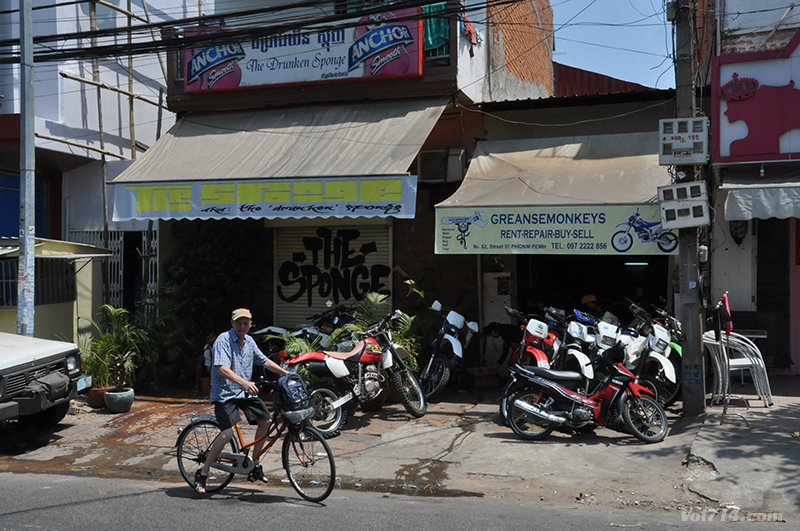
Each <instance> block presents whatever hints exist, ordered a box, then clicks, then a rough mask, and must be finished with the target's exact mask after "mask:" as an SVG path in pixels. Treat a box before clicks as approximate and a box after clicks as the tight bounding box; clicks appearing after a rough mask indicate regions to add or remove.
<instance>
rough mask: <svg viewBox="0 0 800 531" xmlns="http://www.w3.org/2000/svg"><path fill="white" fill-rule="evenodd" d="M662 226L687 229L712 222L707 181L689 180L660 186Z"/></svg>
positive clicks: (668, 228)
mask: <svg viewBox="0 0 800 531" xmlns="http://www.w3.org/2000/svg"><path fill="white" fill-rule="evenodd" d="M658 209H659V211H660V213H661V228H662V229H666V230H671V229H686V228H689V227H701V226H703V225H709V224H710V223H711V216H710V214H709V208H708V190H707V188H706V182H705V181H688V182H685V183H677V184H671V185H669V186H659V187H658Z"/></svg>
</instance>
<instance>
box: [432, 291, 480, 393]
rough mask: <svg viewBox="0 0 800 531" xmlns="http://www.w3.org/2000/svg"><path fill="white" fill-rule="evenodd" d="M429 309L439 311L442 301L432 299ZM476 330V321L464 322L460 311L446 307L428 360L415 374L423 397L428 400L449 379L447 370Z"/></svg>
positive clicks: (452, 366) (456, 363) (442, 387)
mask: <svg viewBox="0 0 800 531" xmlns="http://www.w3.org/2000/svg"><path fill="white" fill-rule="evenodd" d="M431 309H432V310H434V311H436V312H439V311H441V310H442V304H441V303H440V302H439V301H434V303H433V304H432V305H431ZM477 332H478V323H476V322H475V321H470V322H467V320H466V318H465V317H464V316H463V315H461V314H460V313H458V312H456V311H454V310H450V311H449V312H447V315H446V316H445V318H444V323H442V327H441V328H440V329H439V334H438V335H437V336H436V339H435V340H434V341H433V348H432V351H431V355H430V358H428V363H426V364H425V366H424V367H423V369H422V372H420V375H419V382H420V385H422V391H423V393H424V394H425V398H427V399H430V398H431V397H433V396H434V395H436V394H438V393H440V392H441V391H442V390H443V389H444V388H445V386H446V385H447V382H448V381H450V373H451V371H452V370H453V369H454V368H455V367H456V366H457V365H458V363H459V361H460V360H461V359H462V358H463V357H464V350H466V348H467V347H468V346H469V344H470V342H471V341H472V337H473V336H474V335H475V334H476V333H477Z"/></svg>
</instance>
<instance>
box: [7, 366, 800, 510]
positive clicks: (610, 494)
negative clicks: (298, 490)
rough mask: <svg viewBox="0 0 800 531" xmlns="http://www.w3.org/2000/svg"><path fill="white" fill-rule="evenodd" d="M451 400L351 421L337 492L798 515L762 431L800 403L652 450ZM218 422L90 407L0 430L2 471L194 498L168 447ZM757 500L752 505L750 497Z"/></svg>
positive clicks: (486, 398) (186, 412) (798, 501)
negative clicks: (163, 487) (39, 425)
mask: <svg viewBox="0 0 800 531" xmlns="http://www.w3.org/2000/svg"><path fill="white" fill-rule="evenodd" d="M795 381H797V379H794V380H792V381H791V382H790V383H791V384H794V382H795ZM448 391H449V392H448V394H447V395H446V396H445V397H444V398H443V399H442V400H441V401H439V402H436V403H433V404H431V405H430V406H429V410H428V413H427V414H426V415H425V416H424V417H422V418H421V419H412V418H411V417H410V416H409V415H408V414H406V413H405V411H404V410H403V408H402V406H400V405H399V404H388V405H386V406H384V407H383V409H381V410H380V411H378V412H361V411H359V412H357V413H356V414H354V415H353V416H351V417H350V419H349V420H348V424H347V425H346V429H345V430H344V431H343V432H342V434H341V435H340V436H339V437H336V438H334V439H331V440H330V443H331V446H332V448H333V451H334V454H335V456H336V464H337V476H338V478H337V479H338V486H339V487H340V488H342V489H345V490H354V491H369V492H379V493H393V494H405V495H413V496H430V497H448V498H464V499H475V498H481V497H483V498H491V499H498V500H505V501H509V502H524V503H532V504H535V505H541V506H543V507H544V506H552V505H558V506H576V507H577V506H597V507H607V508H611V507H616V508H625V509H630V510H649V511H657V512H670V513H674V514H678V513H680V512H681V511H719V510H720V509H721V508H720V503H725V502H728V503H730V504H732V505H737V504H738V506H741V507H743V508H746V509H748V510H750V511H751V512H762V513H767V512H773V511H780V512H781V513H782V514H800V510H798V507H800V495H796V493H800V480H798V477H799V476H798V475H797V474H796V473H795V472H796V471H797V470H798V466H800V465H798V462H797V456H798V455H800V452H797V450H798V449H800V448H798V447H797V446H796V445H795V446H791V444H792V443H793V442H794V441H797V440H798V439H792V438H791V437H789V434H788V433H786V434H783V432H781V433H780V434H778V433H772V436H770V437H764V434H763V432H764V430H772V432H774V431H775V428H774V421H773V422H772V423H771V424H770V423H769V422H768V417H769V418H773V420H774V419H782V420H784V421H785V420H786V419H796V420H797V421H798V422H800V414H798V413H800V407H798V404H800V399H798V398H797V397H793V398H792V399H791V400H789V399H785V401H786V404H785V405H784V406H781V404H780V402H779V399H778V398H777V397H778V395H777V393H776V404H777V407H776V408H771V409H770V410H767V411H765V412H761V411H760V410H757V408H756V407H755V406H754V407H753V408H752V409H751V410H748V413H747V415H749V416H750V418H751V422H750V424H751V427H749V428H742V427H739V426H736V425H735V424H733V423H728V424H730V425H728V424H726V426H723V427H722V429H720V427H719V426H718V422H715V423H714V424H713V425H710V424H709V423H706V424H703V419H702V418H695V419H689V420H687V419H683V418H682V417H680V416H679V411H678V410H675V409H673V410H671V411H669V421H670V433H669V435H668V437H667V438H666V439H665V441H664V442H662V443H659V444H655V445H647V444H642V443H640V442H639V441H637V440H636V439H635V438H633V437H631V436H629V435H627V434H623V433H617V432H613V431H610V430H606V429H598V430H597V432H596V433H595V434H590V435H577V434H565V433H559V432H554V433H553V435H552V436H551V437H549V438H548V439H547V440H545V441H541V442H529V441H522V440H520V439H518V438H517V437H516V436H515V435H514V434H513V433H512V432H511V430H510V429H509V428H507V427H506V426H504V425H503V424H502V423H501V421H500V416H499V414H498V406H497V404H498V401H499V392H500V390H499V389H489V390H469V391H468V392H463V391H456V390H448ZM781 407H783V409H781ZM210 412H211V409H210V406H209V405H208V404H207V403H205V401H204V400H202V399H200V398H198V397H197V396H196V395H191V394H188V393H186V394H184V395H183V396H181V395H180V393H172V394H171V397H169V398H167V397H138V398H137V401H136V402H135V403H134V408H133V409H132V411H131V412H130V413H128V414H120V415H110V414H107V413H105V412H104V411H103V410H99V411H89V410H87V409H86V408H83V410H82V412H81V413H79V414H77V415H69V416H68V417H67V418H66V419H65V421H64V422H63V423H62V424H61V425H59V427H58V428H57V429H56V430H55V431H52V432H48V433H46V434H38V435H36V434H29V433H19V431H18V430H17V429H16V428H17V427H16V426H15V424H14V423H6V424H4V425H0V472H3V471H8V472H43V473H56V474H71V475H83V476H101V477H121V478H129V479H146V480H158V481H164V482H174V483H176V487H180V488H186V489H187V490H188V486H185V484H182V483H181V479H180V477H179V475H178V471H177V465H176V459H175V457H174V448H173V444H174V443H175V440H176V438H177V433H178V429H179V428H180V427H182V426H183V425H185V424H186V423H187V422H188V420H189V419H190V418H191V417H192V416H193V415H198V414H209V413H210ZM793 413H794V414H796V417H792V416H791V415H792V414H793ZM759 415H761V417H759ZM783 429H791V428H789V427H788V425H787V426H785V427H784V428H781V430H783ZM249 433H252V432H249ZM246 436H247V437H250V435H249V434H246ZM731 437H733V438H736V437H738V439H739V440H737V441H736V448H739V449H740V448H743V447H745V446H746V448H747V455H746V456H744V457H747V458H749V459H739V458H738V457H737V453H736V452H730V451H727V452H726V451H725V450H726V449H728V450H729V449H730V448H731V446H730V442H729V441H730V440H731V439H730V438H731ZM759 445H760V446H759ZM693 448H695V450H693ZM759 452H761V453H763V454H764V455H765V456H766V457H763V458H762V460H761V461H758V462H757V463H756V464H757V465H758V467H757V468H758V470H754V469H753V467H751V466H750V465H751V464H753V463H755V456H756V455H757V454H758V453H759ZM793 452H794V453H793ZM690 454H692V456H691V457H692V458H691V459H690V458H689V457H690ZM704 455H705V457H706V458H704V457H703V456H704ZM264 464H265V468H266V469H267V472H268V474H270V475H271V480H272V481H273V484H280V483H281V481H282V480H283V481H285V475H284V474H283V471H282V470H281V469H280V465H279V456H278V454H277V453H274V450H273V454H272V457H270V456H268V457H266V458H265V459H264ZM771 467H774V468H772V469H771ZM784 471H785V472H784ZM237 484H238V485H239V486H246V485H248V484H247V483H246V482H242V483H238V482H237V481H235V482H234V484H233V485H237ZM754 486H755V489H754V488H753V487H754ZM753 490H755V491H756V492H757V496H750V495H748V496H745V492H748V491H753ZM335 492H338V491H335ZM796 521H797V520H796Z"/></svg>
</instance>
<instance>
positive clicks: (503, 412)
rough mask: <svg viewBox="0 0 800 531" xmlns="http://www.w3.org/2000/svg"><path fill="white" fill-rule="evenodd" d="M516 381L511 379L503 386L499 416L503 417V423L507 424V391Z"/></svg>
mask: <svg viewBox="0 0 800 531" xmlns="http://www.w3.org/2000/svg"><path fill="white" fill-rule="evenodd" d="M515 383H516V382H515V381H514V380H513V379H512V380H509V381H508V383H507V384H506V386H505V387H504V388H503V398H502V399H501V400H500V416H501V417H503V424H505V425H506V426H508V425H509V424H508V391H509V389H511V386H512V385H514V384H515Z"/></svg>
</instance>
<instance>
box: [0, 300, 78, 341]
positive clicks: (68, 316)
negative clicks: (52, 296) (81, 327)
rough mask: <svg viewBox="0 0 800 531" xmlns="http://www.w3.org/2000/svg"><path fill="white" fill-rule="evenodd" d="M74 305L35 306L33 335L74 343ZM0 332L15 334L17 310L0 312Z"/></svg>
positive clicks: (67, 303) (69, 303)
mask: <svg viewBox="0 0 800 531" xmlns="http://www.w3.org/2000/svg"><path fill="white" fill-rule="evenodd" d="M74 323H75V314H74V304H73V303H71V302H66V303H63V304H48V305H46V306H36V308H34V317H33V335H34V337H38V338H41V339H56V340H59V341H74V339H73V338H74V334H73V327H74ZM0 332H8V333H9V334H16V333H17V310H16V308H15V309H13V310H10V311H0Z"/></svg>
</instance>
